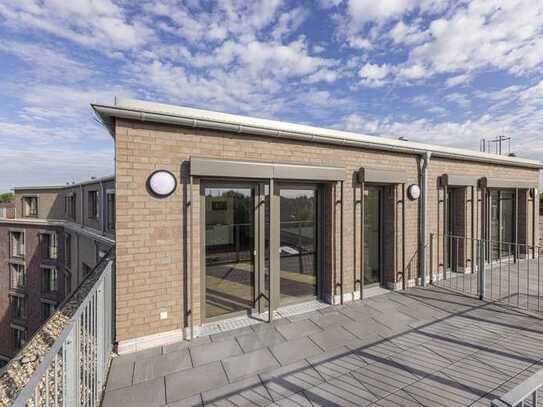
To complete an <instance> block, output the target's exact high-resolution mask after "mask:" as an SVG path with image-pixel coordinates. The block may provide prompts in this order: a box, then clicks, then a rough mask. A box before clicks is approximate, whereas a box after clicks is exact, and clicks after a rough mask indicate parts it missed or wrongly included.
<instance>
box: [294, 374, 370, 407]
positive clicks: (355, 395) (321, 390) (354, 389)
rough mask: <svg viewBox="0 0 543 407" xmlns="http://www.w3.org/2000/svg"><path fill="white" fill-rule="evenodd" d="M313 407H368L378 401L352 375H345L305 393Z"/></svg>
mask: <svg viewBox="0 0 543 407" xmlns="http://www.w3.org/2000/svg"><path fill="white" fill-rule="evenodd" d="M304 393H305V395H306V397H307V398H308V399H309V401H311V404H312V405H313V406H327V407H328V406H342V407H343V406H345V407H347V406H367V405H369V404H371V403H372V402H374V401H376V400H377V399H376V398H375V397H374V396H373V395H372V394H371V393H370V392H369V391H368V390H367V389H366V387H365V386H364V385H363V384H361V383H360V382H359V381H358V380H356V379H355V378H354V377H353V376H351V375H344V376H341V377H338V378H336V379H334V380H331V381H329V382H326V383H323V384H321V385H319V386H317V387H313V388H312V389H309V390H307V391H305V392H304Z"/></svg>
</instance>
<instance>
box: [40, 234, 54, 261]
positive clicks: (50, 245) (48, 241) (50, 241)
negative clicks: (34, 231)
mask: <svg viewBox="0 0 543 407" xmlns="http://www.w3.org/2000/svg"><path fill="white" fill-rule="evenodd" d="M40 238H41V247H42V257H43V258H44V259H56V258H57V254H58V245H57V234H56V233H55V232H53V233H42V234H41V237H40Z"/></svg>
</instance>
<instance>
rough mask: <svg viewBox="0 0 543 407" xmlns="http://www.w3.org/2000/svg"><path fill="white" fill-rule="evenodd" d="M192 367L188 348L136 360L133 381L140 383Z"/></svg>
mask: <svg viewBox="0 0 543 407" xmlns="http://www.w3.org/2000/svg"><path fill="white" fill-rule="evenodd" d="M191 367H192V363H191V360H190V355H189V351H188V349H183V350H179V351H177V352H169V353H167V354H164V355H159V356H156V357H153V358H148V359H143V360H141V361H139V360H138V361H136V367H135V369H134V383H141V382H145V381H147V380H152V379H155V378H157V377H160V376H166V375H167V374H169V373H173V372H177V371H178V370H183V369H189V368H191Z"/></svg>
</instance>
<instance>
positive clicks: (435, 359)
mask: <svg viewBox="0 0 543 407" xmlns="http://www.w3.org/2000/svg"><path fill="white" fill-rule="evenodd" d="M388 359H389V360H391V361H393V362H394V363H397V364H398V365H401V366H405V367H406V368H407V369H410V370H411V372H412V373H413V374H415V375H416V376H418V377H419V378H423V377H426V376H428V375H429V374H431V373H433V372H436V371H438V370H440V369H443V368H446V367H447V366H449V365H450V364H451V362H450V361H449V360H447V359H446V358H444V357H442V356H439V355H438V354H437V353H435V352H433V351H431V350H429V349H426V348H423V347H415V348H412V349H409V350H407V351H404V352H402V353H401V354H398V355H393V356H391V357H389V358H388Z"/></svg>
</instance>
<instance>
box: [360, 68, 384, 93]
mask: <svg viewBox="0 0 543 407" xmlns="http://www.w3.org/2000/svg"><path fill="white" fill-rule="evenodd" d="M389 73H390V68H389V66H388V65H387V64H383V65H378V64H369V63H368V64H365V65H364V66H363V67H362V68H360V71H359V72H358V75H359V76H360V77H361V78H362V80H361V81H360V83H361V84H363V85H365V86H370V87H379V86H383V85H384V84H385V83H386V81H385V78H386V77H387V76H388V74H389Z"/></svg>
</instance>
